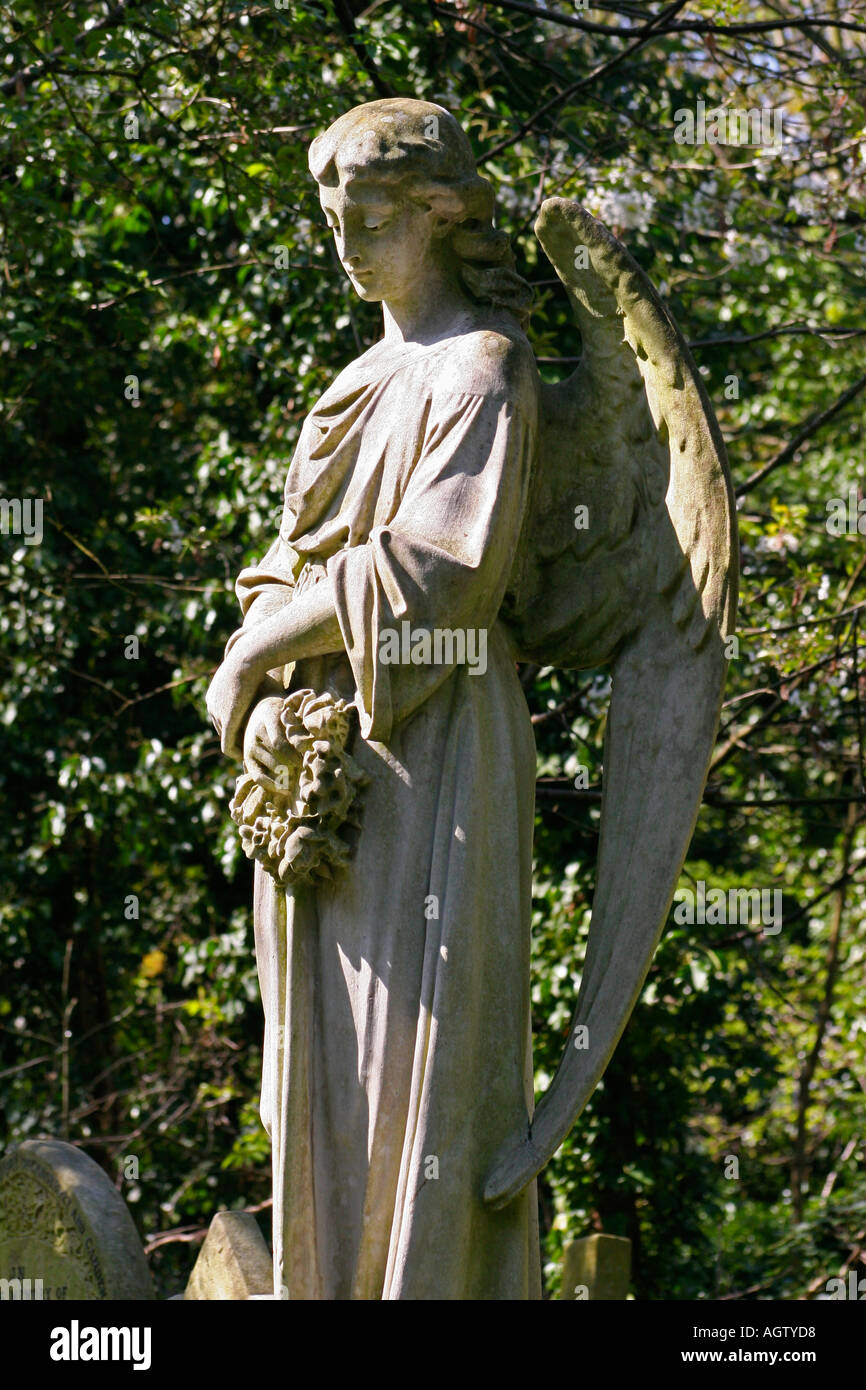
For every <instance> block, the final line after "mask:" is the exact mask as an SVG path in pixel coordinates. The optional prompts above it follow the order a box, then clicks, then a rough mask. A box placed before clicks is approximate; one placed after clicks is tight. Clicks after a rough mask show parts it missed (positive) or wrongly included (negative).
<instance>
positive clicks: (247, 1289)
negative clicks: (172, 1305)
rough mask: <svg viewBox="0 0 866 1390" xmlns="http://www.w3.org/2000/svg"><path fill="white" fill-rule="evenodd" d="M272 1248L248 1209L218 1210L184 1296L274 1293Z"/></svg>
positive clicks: (193, 1298) (241, 1296)
mask: <svg viewBox="0 0 866 1390" xmlns="http://www.w3.org/2000/svg"><path fill="white" fill-rule="evenodd" d="M273 1287H274V1268H273V1260H272V1259H271V1252H270V1251H269V1250H268V1247H267V1245H266V1244H265V1238H264V1236H263V1235H262V1233H261V1231H260V1230H259V1226H258V1222H257V1221H256V1218H255V1217H254V1216H253V1215H252V1214H251V1213H250V1212H248V1211H218V1212H217V1214H216V1216H215V1217H214V1219H213V1220H212V1221H211V1223H210V1228H209V1230H208V1233H207V1236H206V1238H205V1242H204V1245H203V1246H202V1248H201V1251H200V1253H199V1257H198V1259H197V1260H196V1262H195V1268H194V1269H193V1272H192V1274H191V1275H190V1280H189V1283H188V1284H187V1286H186V1292H185V1294H184V1295H183V1296H184V1299H185V1300H187V1301H190V1302H193V1301H199V1300H204V1299H217V1300H226V1299H247V1298H262V1297H265V1298H269V1297H273Z"/></svg>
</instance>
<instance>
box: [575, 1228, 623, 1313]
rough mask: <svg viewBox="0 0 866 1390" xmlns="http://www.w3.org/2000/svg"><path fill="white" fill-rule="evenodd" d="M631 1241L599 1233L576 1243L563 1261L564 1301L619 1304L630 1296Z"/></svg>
mask: <svg viewBox="0 0 866 1390" xmlns="http://www.w3.org/2000/svg"><path fill="white" fill-rule="evenodd" d="M630 1278H631V1241H630V1240H627V1239H626V1238H625V1236H609V1235H604V1234H603V1233H599V1234H597V1235H592V1236H585V1237H584V1238H583V1239H582V1240H575V1241H572V1243H571V1245H569V1246H567V1247H566V1250H565V1254H564V1255H563V1257H562V1290H561V1292H560V1295H559V1297H560V1299H568V1300H569V1301H573V1300H575V1299H590V1300H592V1301H597V1300H598V1299H604V1300H606V1301H609V1302H610V1301H614V1302H618V1301H621V1300H623V1299H625V1298H626V1297H627V1295H628V1286H629V1280H630Z"/></svg>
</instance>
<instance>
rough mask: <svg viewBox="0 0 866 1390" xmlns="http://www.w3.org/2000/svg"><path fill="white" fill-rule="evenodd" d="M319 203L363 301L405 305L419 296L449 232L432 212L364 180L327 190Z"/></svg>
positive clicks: (379, 185) (323, 188)
mask: <svg viewBox="0 0 866 1390" xmlns="http://www.w3.org/2000/svg"><path fill="white" fill-rule="evenodd" d="M319 199H320V201H321V204H322V208H323V209H324V212H325V215H326V217H327V219H328V226H329V227H330V228H331V230H332V231H333V233H334V241H335V242H336V246H337V255H338V256H339V257H340V261H341V262H342V265H343V269H344V270H345V271H346V274H347V275H348V277H349V279H350V280H351V282H352V286H353V288H354V289H355V290H356V291H357V293H358V294H359V295H360V297H361V298H362V299H366V300H368V301H370V302H376V301H378V300H386V301H388V300H391V301H393V302H394V303H400V302H402V301H404V300H405V299H407V298H409V297H411V296H412V295H413V294H414V293H416V292H417V289H418V286H419V281H420V279H421V278H422V277H423V273H424V266H425V265H426V264H427V263H428V262H429V259H430V256H431V253H432V252H433V247H434V243H436V242H437V241H438V240H439V238H440V237H441V235H442V232H443V231H444V230H445V226H444V223H443V221H442V219H441V218H440V217H438V216H437V215H436V214H435V213H434V212H433V210H432V209H431V208H429V207H427V206H425V205H419V204H417V203H413V202H411V201H410V200H409V199H407V198H406V197H405V196H403V197H399V196H398V197H397V198H395V195H394V190H393V188H390V189H389V188H388V187H387V186H386V185H384V184H375V183H372V182H362V181H361V180H359V179H353V180H352V181H351V183H349V184H348V185H343V184H341V185H340V186H339V187H337V188H326V187H322V188H320V189H319Z"/></svg>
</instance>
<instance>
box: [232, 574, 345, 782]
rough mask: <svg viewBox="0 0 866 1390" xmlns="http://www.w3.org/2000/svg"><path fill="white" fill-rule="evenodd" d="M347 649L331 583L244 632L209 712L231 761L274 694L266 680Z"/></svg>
mask: <svg viewBox="0 0 866 1390" xmlns="http://www.w3.org/2000/svg"><path fill="white" fill-rule="evenodd" d="M343 650H344V646H343V639H342V637H341V635H340V626H339V623H338V622H337V615H336V610H335V607H334V598H333V591H332V589H331V584H330V581H329V580H328V579H323V580H321V582H320V583H318V584H316V585H315V586H314V587H313V588H311V589H309V590H308V591H307V592H306V593H305V594H302V595H299V596H295V598H293V600H292V602H291V603H288V604H286V605H285V606H284V607H282V608H280V609H278V610H277V612H276V613H272V614H271V616H270V617H268V618H265V619H263V620H262V621H261V622H259V623H256V624H255V625H254V626H253V627H250V628H248V629H247V630H242V631H241V633H240V636H239V637H238V639H237V641H236V642H234V644H233V646H232V648H231V651H229V652H227V654H226V657H225V660H224V661H223V663H222V665H221V666H220V668H219V670H218V671H217V673H216V675H215V676H214V678H213V681H212V683H211V686H210V689H209V690H208V695H207V707H208V712H209V714H210V716H211V719H212V720H213V723H214V725H215V727H216V729H217V732H218V733H219V736H220V744H221V747H222V750H223V752H224V753H226V754H227V755H228V756H229V757H237V758H239V757H241V755H242V743H243V730H244V725H245V723H246V719H247V715H248V714H249V711H250V709H251V707H252V705H253V704H254V702H255V701H256V700H258V699H261V698H263V697H264V696H265V695H267V694H268V693H269V688H268V687H267V685H266V682H267V675H268V672H269V671H270V670H272V669H273V668H274V667H278V666H285V665H287V664H288V663H289V662H292V661H302V660H303V659H304V658H305V657H310V656H324V655H326V654H328V653H330V652H341V651H343Z"/></svg>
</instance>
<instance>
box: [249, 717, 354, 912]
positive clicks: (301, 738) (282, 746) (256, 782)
mask: <svg viewBox="0 0 866 1390" xmlns="http://www.w3.org/2000/svg"><path fill="white" fill-rule="evenodd" d="M353 714H354V710H353V707H352V706H351V705H349V704H347V703H346V701H345V700H339V699H335V698H334V697H333V696H331V695H317V694H316V692H315V691H313V690H294V691H292V693H291V694H290V695H287V696H286V697H285V698H280V697H273V696H272V697H269V698H268V699H266V700H262V701H261V702H260V703H259V704H258V705H257V706H256V707H255V709H254V710H253V712H252V714H251V716H250V720H249V724H248V733H247V738H245V740H244V772H243V775H242V776H241V777H239V778H238V780H237V784H236V787H235V794H234V796H233V798H232V801H231V805H230V807H229V809H230V811H231V815H232V819H233V820H234V821H235V822H236V823H237V825H238V828H239V830H240V837H241V845H242V846H243V850H244V853H245V854H246V856H247V858H248V859H257V860H258V861H259V863H261V864H262V865H263V866H264V868H265V869H267V871H268V873H269V874H271V875H272V876H273V877H274V878H275V879H276V881H277V883H279V884H281V885H282V886H283V887H288V886H289V885H290V884H299V883H308V884H314V883H317V882H321V881H322V880H325V879H330V878H331V877H332V876H333V872H334V870H335V869H340V868H342V867H343V866H344V865H345V864H346V863H347V861H348V859H349V858H350V856H351V852H352V850H351V845H350V844H349V843H348V842H347V841H346V840H345V839H344V838H343V837H342V835H341V834H340V832H341V831H343V830H345V829H347V828H349V827H354V828H357V827H358V825H359V819H358V812H359V805H358V800H357V798H358V793H359V791H360V789H361V787H362V786H364V785H365V783H366V782H368V781H369V778H368V777H367V776H366V775H365V774H364V773H363V772H362V771H361V769H360V767H359V766H358V764H357V763H356V761H355V759H354V758H353V757H352V755H351V753H350V752H349V751H348V745H349V743H350V741H351V735H352V733H353V726H352V717H353Z"/></svg>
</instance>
